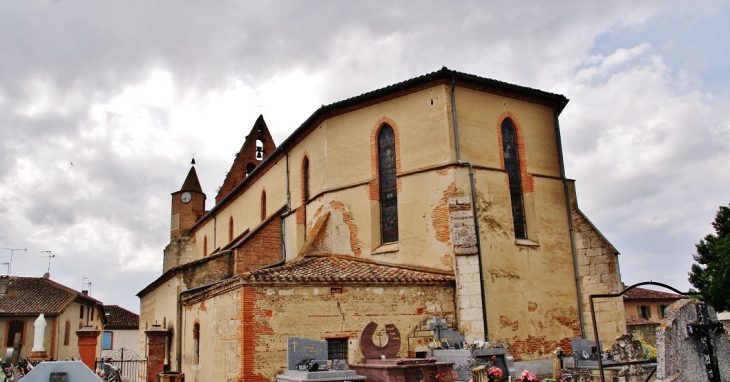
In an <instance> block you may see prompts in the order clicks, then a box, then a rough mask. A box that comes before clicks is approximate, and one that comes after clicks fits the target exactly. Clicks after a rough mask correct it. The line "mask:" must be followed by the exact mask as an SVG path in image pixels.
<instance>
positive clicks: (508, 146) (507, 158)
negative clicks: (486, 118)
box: [502, 119, 527, 239]
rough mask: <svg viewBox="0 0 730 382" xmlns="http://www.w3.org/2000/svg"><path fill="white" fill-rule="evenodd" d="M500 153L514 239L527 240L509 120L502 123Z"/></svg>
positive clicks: (514, 137)
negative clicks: (505, 174)
mask: <svg viewBox="0 0 730 382" xmlns="http://www.w3.org/2000/svg"><path fill="white" fill-rule="evenodd" d="M502 152H503V153H504V169H505V170H506V171H507V178H508V180H509V196H510V199H511V201H512V203H511V204H512V220H513V222H514V229H515V237H516V238H518V239H527V225H526V222H525V207H524V203H523V201H522V176H521V174H520V153H519V150H518V145H517V134H516V132H515V127H514V125H513V124H512V122H511V121H510V120H509V119H505V120H504V121H503V122H502Z"/></svg>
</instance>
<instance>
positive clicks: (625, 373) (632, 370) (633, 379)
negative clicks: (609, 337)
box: [611, 333, 649, 382]
mask: <svg viewBox="0 0 730 382" xmlns="http://www.w3.org/2000/svg"><path fill="white" fill-rule="evenodd" d="M611 350H612V351H613V354H614V355H615V356H616V361H617V362H631V361H642V360H644V347H643V346H641V341H639V340H637V339H634V335H633V334H631V333H629V334H624V335H622V336H620V337H618V338H616V343H615V344H613V346H612V347H611ZM648 374H649V372H647V371H646V370H645V369H644V368H643V367H641V365H625V366H624V367H622V368H621V371H619V372H618V376H619V382H644V381H646V376H647V375H648Z"/></svg>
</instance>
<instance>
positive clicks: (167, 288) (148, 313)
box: [137, 272, 184, 370]
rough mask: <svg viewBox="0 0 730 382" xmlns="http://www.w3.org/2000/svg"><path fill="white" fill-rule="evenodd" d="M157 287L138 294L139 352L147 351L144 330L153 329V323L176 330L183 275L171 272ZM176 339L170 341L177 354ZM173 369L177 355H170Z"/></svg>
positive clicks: (173, 350)
mask: <svg viewBox="0 0 730 382" xmlns="http://www.w3.org/2000/svg"><path fill="white" fill-rule="evenodd" d="M155 282H156V283H157V284H156V285H155V288H150V287H148V288H146V289H145V290H144V291H143V292H144V293H143V292H140V293H139V294H137V296H139V299H140V309H139V354H145V352H146V349H147V347H146V340H147V337H146V336H145V333H144V331H145V330H148V329H151V328H152V326H153V325H160V326H161V327H162V328H165V329H168V330H170V331H171V332H172V333H174V332H175V326H176V320H177V298H178V295H179V293H180V292H181V291H182V290H183V286H184V284H183V282H182V276H181V275H180V273H179V272H176V273H173V274H170V275H169V276H168V277H167V278H164V279H158V280H156V281H155ZM176 346H177V345H176V341H170V346H169V354H171V355H174V354H176ZM169 362H170V365H171V370H177V361H176V360H175V357H174V356H172V357H169Z"/></svg>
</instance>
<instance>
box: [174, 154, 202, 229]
mask: <svg viewBox="0 0 730 382" xmlns="http://www.w3.org/2000/svg"><path fill="white" fill-rule="evenodd" d="M191 164H192V166H191V167H190V171H189V172H188V176H187V177H186V178H185V182H183V185H182V187H181V188H180V191H177V192H173V193H172V222H171V225H170V239H176V238H179V237H182V236H187V235H188V231H189V230H190V228H192V227H193V225H195V222H196V221H198V219H199V218H200V217H201V216H203V215H204V214H205V199H206V196H205V194H204V193H203V189H202V188H201V187H200V181H198V174H197V173H196V172H195V159H193V161H192V162H191Z"/></svg>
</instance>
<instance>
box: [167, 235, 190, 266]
mask: <svg viewBox="0 0 730 382" xmlns="http://www.w3.org/2000/svg"><path fill="white" fill-rule="evenodd" d="M192 260H193V247H192V245H191V243H190V238H189V237H187V236H185V237H179V238H177V239H172V240H170V244H168V245H167V247H165V251H164V256H163V258H162V273H165V272H167V271H169V270H170V269H172V268H175V267H177V266H179V265H182V264H186V263H189V262H191V261H192Z"/></svg>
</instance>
